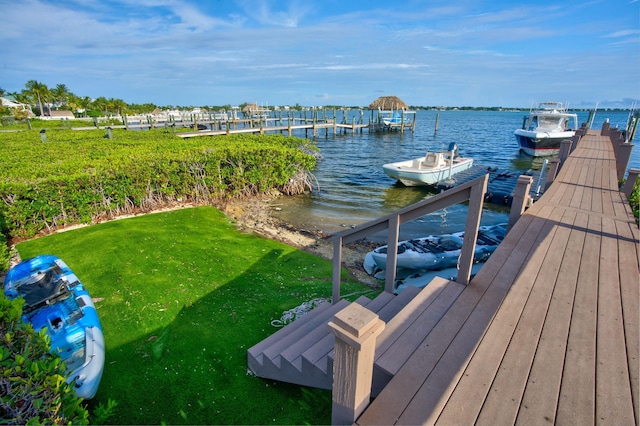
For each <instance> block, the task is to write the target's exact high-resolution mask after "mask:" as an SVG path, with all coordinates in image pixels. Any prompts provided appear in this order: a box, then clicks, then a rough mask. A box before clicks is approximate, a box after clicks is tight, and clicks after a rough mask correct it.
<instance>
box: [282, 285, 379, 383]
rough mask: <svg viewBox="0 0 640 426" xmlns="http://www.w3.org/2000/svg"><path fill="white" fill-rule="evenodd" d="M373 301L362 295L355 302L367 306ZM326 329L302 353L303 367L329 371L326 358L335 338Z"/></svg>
mask: <svg viewBox="0 0 640 426" xmlns="http://www.w3.org/2000/svg"><path fill="white" fill-rule="evenodd" d="M371 302H372V300H371V299H369V298H368V297H366V296H360V297H359V298H358V299H356V300H355V302H354V303H358V304H360V305H362V306H367V305H368V304H370V303H371ZM325 330H326V333H325V334H324V335H323V336H321V337H318V338H316V339H315V340H314V341H312V342H311V343H312V344H311V345H310V346H308V347H307V348H306V349H305V350H304V351H303V352H302V353H301V354H300V358H301V362H302V368H307V367H306V366H307V365H315V366H317V368H319V369H320V370H322V371H324V372H325V373H326V372H327V360H326V359H324V358H325V357H326V356H327V354H328V353H330V352H331V351H333V345H334V342H335V339H334V335H333V333H331V331H330V330H329V326H328V325H327V327H326V328H325ZM287 358H288V357H287Z"/></svg>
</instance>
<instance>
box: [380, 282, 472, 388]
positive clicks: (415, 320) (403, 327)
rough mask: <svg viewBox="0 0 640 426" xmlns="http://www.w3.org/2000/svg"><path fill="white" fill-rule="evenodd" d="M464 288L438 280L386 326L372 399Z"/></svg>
mask: <svg viewBox="0 0 640 426" xmlns="http://www.w3.org/2000/svg"><path fill="white" fill-rule="evenodd" d="M464 288H465V286H464V285H463V284H459V283H457V282H455V281H449V280H447V279H444V278H439V277H436V278H434V279H433V280H432V281H431V282H430V283H429V284H428V285H427V286H426V287H425V288H424V289H422V291H421V292H420V294H419V295H417V296H416V297H415V298H414V299H412V300H411V301H410V302H409V303H408V304H407V305H406V307H405V308H404V309H402V311H400V312H399V313H398V314H397V315H396V316H395V317H394V318H393V319H392V320H391V321H389V322H388V323H387V325H386V327H385V329H384V331H383V332H382V333H381V334H380V336H378V341H377V345H376V355H375V362H374V371H373V385H372V389H371V393H372V395H373V396H376V395H378V393H379V392H380V391H381V390H382V389H383V388H384V386H386V384H387V383H388V382H389V381H390V380H391V379H392V378H393V376H394V375H395V374H396V373H397V372H398V370H399V369H400V367H402V365H404V363H405V362H406V361H407V359H409V357H410V356H411V354H412V353H413V352H414V351H415V349H416V347H417V346H418V345H420V343H421V342H422V341H423V340H424V337H426V336H427V335H428V334H429V333H430V332H431V330H432V329H433V327H434V326H435V325H436V324H437V323H438V322H439V321H440V319H441V318H442V316H443V315H444V314H445V313H446V312H447V309H448V308H449V307H450V306H451V304H452V303H453V302H454V301H455V300H456V299H457V297H458V296H459V295H460V293H461V292H462V290H463V289H464ZM403 293H404V292H403Z"/></svg>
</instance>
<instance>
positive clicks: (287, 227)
mask: <svg viewBox="0 0 640 426" xmlns="http://www.w3.org/2000/svg"><path fill="white" fill-rule="evenodd" d="M283 196H285V195H283V194H280V193H275V194H261V195H254V196H249V197H243V198H240V197H236V198H232V199H222V200H215V201H213V202H211V203H210V204H208V205H211V206H213V207H215V208H216V209H218V210H220V211H221V212H222V213H224V214H225V215H226V216H227V217H229V218H230V219H231V220H233V221H234V223H235V226H236V228H237V229H238V231H239V232H244V233H254V234H256V235H259V236H262V237H264V238H268V239H271V240H275V241H279V242H281V243H283V244H287V245H289V246H292V247H295V248H296V249H299V250H303V251H306V252H308V253H311V254H314V255H316V256H319V257H321V258H323V259H326V260H329V261H332V260H333V242H332V241H331V240H330V238H331V237H332V234H327V233H324V232H323V231H321V230H317V229H301V228H298V227H295V226H293V225H292V224H289V223H286V222H284V221H281V220H279V219H277V218H275V217H273V215H272V214H271V211H272V210H273V208H272V207H271V205H270V203H271V202H272V201H273V200H274V199H276V198H280V197H283ZM201 205H204V204H193V203H176V204H174V205H167V206H164V207H158V208H154V209H150V210H140V211H138V212H134V213H129V214H123V215H119V216H115V217H112V218H106V219H102V220H97V221H96V222H94V223H91V224H77V225H70V226H65V227H62V228H59V229H55V230H50V231H49V232H41V233H40V234H38V235H37V236H35V237H34V238H39V237H42V236H45V235H49V234H52V233H59V232H67V231H72V230H74V229H79V228H83V227H85V226H91V225H93V224H98V223H103V222H108V221H113V220H122V219H128V218H132V217H137V216H141V215H146V214H155V213H163V212H168V211H173V210H179V209H186V208H193V207H198V206H201ZM20 241H23V240H21V239H19V240H14V241H11V242H10V244H9V250H10V253H11V260H10V264H9V268H11V267H13V266H15V265H16V264H18V263H19V262H20V261H21V259H20V257H19V255H18V252H17V250H15V244H17V243H19V242H20ZM375 247H377V244H376V243H372V242H367V241H356V242H354V243H350V244H348V245H346V246H343V250H342V266H343V267H344V268H345V269H347V270H348V271H349V273H350V275H351V277H352V278H353V279H355V280H357V281H358V282H361V283H363V284H366V285H368V286H370V287H372V288H379V287H380V284H379V281H378V280H377V279H375V278H373V277H372V276H370V275H369V274H367V273H366V271H365V270H364V268H363V267H362V263H363V261H364V256H365V254H366V253H367V252H369V251H371V250H373V249H374V248H375ZM4 275H6V272H3V273H0V279H2V280H4Z"/></svg>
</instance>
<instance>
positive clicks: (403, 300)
mask: <svg viewBox="0 0 640 426" xmlns="http://www.w3.org/2000/svg"><path fill="white" fill-rule="evenodd" d="M420 290H421V289H420V288H418V287H415V286H410V287H407V289H406V290H404V291H403V292H401V293H400V294H399V295H397V296H395V297H393V299H391V300H390V301H389V302H388V303H386V304H385V305H384V306H383V307H382V308H381V309H379V310H378V311H377V312H376V313H377V314H378V316H379V317H380V319H381V320H382V321H384V322H389V321H391V319H393V317H394V316H395V315H396V314H397V313H398V312H400V311H401V310H402V308H403V307H404V306H405V305H406V304H407V303H409V301H410V300H411V299H413V298H414V297H415V296H416V295H417V294H419V293H420ZM405 293H406V294H405ZM387 294H389V293H387ZM378 339H379V338H378Z"/></svg>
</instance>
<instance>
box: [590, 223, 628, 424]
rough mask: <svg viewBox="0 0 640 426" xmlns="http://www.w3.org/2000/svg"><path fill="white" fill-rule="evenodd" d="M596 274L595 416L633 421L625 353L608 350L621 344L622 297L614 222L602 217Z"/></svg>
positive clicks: (606, 420)
mask: <svg viewBox="0 0 640 426" xmlns="http://www.w3.org/2000/svg"><path fill="white" fill-rule="evenodd" d="M602 233H603V235H602V240H601V252H600V259H601V263H602V265H610V266H612V267H609V268H600V271H599V272H600V273H599V277H598V282H599V286H598V331H597V337H596V339H597V347H596V395H597V397H596V418H597V419H598V421H599V422H603V423H607V424H620V425H622V424H633V423H634V417H633V398H632V394H631V389H630V388H629V387H628V386H625V384H628V383H629V370H628V364H627V356H626V353H624V352H622V351H615V350H611V349H612V348H621V347H625V336H624V320H623V315H622V303H621V301H622V299H621V297H620V296H621V295H620V277H619V268H618V267H617V266H618V243H617V238H615V236H616V225H615V223H614V221H613V220H612V219H610V218H603V219H602Z"/></svg>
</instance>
